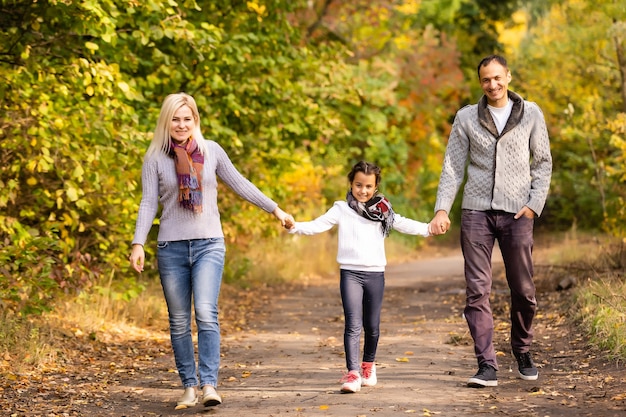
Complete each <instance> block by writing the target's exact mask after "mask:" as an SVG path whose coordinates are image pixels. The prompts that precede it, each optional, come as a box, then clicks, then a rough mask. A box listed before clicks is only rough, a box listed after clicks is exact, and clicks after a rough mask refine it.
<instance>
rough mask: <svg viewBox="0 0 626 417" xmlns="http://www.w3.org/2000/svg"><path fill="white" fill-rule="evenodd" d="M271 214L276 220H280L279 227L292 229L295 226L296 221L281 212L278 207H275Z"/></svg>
mask: <svg viewBox="0 0 626 417" xmlns="http://www.w3.org/2000/svg"><path fill="white" fill-rule="evenodd" d="M272 214H273V215H274V216H276V218H277V219H278V220H280V225H281V226H283V227H284V228H285V229H287V230H289V229H293V227H294V226H295V223H296V220H295V219H294V218H293V216H292V215H291V214H287V213H285V212H284V211H283V210H281V208H280V207H276V209H275V210H274V211H273V212H272Z"/></svg>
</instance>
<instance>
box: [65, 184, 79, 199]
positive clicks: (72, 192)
mask: <svg viewBox="0 0 626 417" xmlns="http://www.w3.org/2000/svg"><path fill="white" fill-rule="evenodd" d="M65 194H66V195H67V198H69V200H70V201H76V200H78V191H77V190H76V188H74V187H68V189H67V190H66V191H65Z"/></svg>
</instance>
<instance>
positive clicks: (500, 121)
mask: <svg viewBox="0 0 626 417" xmlns="http://www.w3.org/2000/svg"><path fill="white" fill-rule="evenodd" d="M487 108H488V109H489V113H491V117H493V121H494V122H495V124H496V129H498V134H502V131H503V130H504V127H505V126H506V121H507V120H509V116H510V115H511V110H512V109H513V102H512V101H511V100H507V102H506V106H504V107H493V106H490V105H489V104H487Z"/></svg>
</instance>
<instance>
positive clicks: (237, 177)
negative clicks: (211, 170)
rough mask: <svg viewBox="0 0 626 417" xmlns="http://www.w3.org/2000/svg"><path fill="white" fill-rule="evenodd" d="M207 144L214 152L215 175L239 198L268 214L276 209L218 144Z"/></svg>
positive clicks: (275, 205) (274, 203) (275, 204)
mask: <svg viewBox="0 0 626 417" xmlns="http://www.w3.org/2000/svg"><path fill="white" fill-rule="evenodd" d="M207 144H208V145H207V146H208V147H209V149H210V152H215V156H216V160H217V175H218V176H219V177H220V178H221V179H222V181H224V182H225V183H226V185H228V186H229V187H230V188H231V189H232V190H233V191H234V192H236V193H237V194H238V195H239V196H240V197H241V198H243V199H244V200H247V201H248V202H250V203H252V204H254V205H255V206H257V207H260V208H261V209H263V210H265V211H267V212H268V213H271V212H273V211H274V210H275V209H276V207H278V204H277V203H276V202H274V201H273V200H272V199H271V198H269V197H267V196H266V195H265V194H263V192H262V191H261V190H259V189H258V188H257V187H256V186H255V185H254V184H252V182H250V181H249V180H248V179H247V178H245V177H244V176H243V175H241V173H240V172H239V171H238V170H237V168H235V166H234V165H233V163H232V162H231V160H230V158H229V157H228V155H227V154H226V151H224V149H223V148H222V147H221V146H220V145H219V144H218V143H216V142H212V141H208V142H207Z"/></svg>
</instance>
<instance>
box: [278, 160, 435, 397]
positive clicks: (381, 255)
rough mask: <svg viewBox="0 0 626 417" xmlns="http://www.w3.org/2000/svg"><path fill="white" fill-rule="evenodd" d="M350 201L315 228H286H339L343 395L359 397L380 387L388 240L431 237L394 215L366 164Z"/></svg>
mask: <svg viewBox="0 0 626 417" xmlns="http://www.w3.org/2000/svg"><path fill="white" fill-rule="evenodd" d="M348 180H349V182H350V190H349V191H348V193H347V195H346V201H337V202H335V204H334V205H333V206H332V207H331V208H330V209H329V210H328V211H327V212H326V213H325V214H323V215H322V216H320V217H318V218H317V219H315V220H313V221H310V222H295V223H293V224H291V222H289V221H288V222H287V224H286V227H288V228H289V233H296V234H301V235H313V234H317V233H322V232H325V231H327V230H329V229H331V228H332V227H333V226H334V225H338V227H339V230H338V232H339V233H338V239H339V245H338V251H337V262H338V263H339V266H340V284H339V288H340V291H341V301H342V303H343V309H344V316H345V329H344V334H343V342H344V349H345V353H346V366H347V368H348V373H347V374H346V375H345V376H344V377H343V378H342V380H341V382H342V383H343V384H342V386H341V391H342V392H346V393H353V392H357V391H359V390H360V389H361V386H374V385H376V382H377V379H376V365H375V364H374V360H375V357H376V348H377V347H378V338H379V334H380V332H379V327H380V311H381V307H382V301H383V291H384V288H385V265H386V264H387V260H386V258H385V238H386V237H387V236H389V232H390V231H391V229H396V230H397V231H399V232H402V233H406V234H411V235H421V236H430V235H431V234H432V233H431V231H430V230H431V229H430V224H427V223H421V222H418V221H415V220H411V219H407V218H405V217H402V216H401V215H399V214H397V213H394V211H393V209H392V208H391V204H390V203H389V201H388V200H387V199H386V198H385V197H384V196H383V195H382V194H380V193H379V192H378V188H377V187H378V184H379V183H380V168H379V167H377V166H376V165H374V164H371V163H368V162H364V161H361V162H359V163H357V164H356V165H354V167H352V170H351V171H350V173H349V174H348ZM361 328H363V329H364V330H365V344H364V349H363V350H364V351H363V361H362V362H361V363H360V364H359V345H360V338H361Z"/></svg>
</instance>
